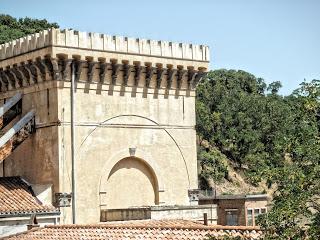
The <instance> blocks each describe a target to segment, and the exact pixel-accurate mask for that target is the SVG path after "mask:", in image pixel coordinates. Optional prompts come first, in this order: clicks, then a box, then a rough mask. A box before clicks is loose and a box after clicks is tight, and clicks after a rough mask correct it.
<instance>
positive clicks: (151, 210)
mask: <svg viewBox="0 0 320 240" xmlns="http://www.w3.org/2000/svg"><path fill="white" fill-rule="evenodd" d="M204 213H207V216H208V220H209V223H211V224H216V223H217V206H216V205H198V206H151V207H137V208H124V209H105V210H101V217H100V221H101V222H109V221H127V220H143V219H155V220H161V219H188V220H203V214H204Z"/></svg>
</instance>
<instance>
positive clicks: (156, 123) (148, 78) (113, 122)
mask: <svg viewBox="0 0 320 240" xmlns="http://www.w3.org/2000/svg"><path fill="white" fill-rule="evenodd" d="M208 63H209V49H208V47H207V46H204V45H193V44H184V43H173V42H166V41H154V40H145V39H136V38H127V37H119V36H109V35H104V34H97V33H86V32H77V31H73V30H59V29H50V30H47V31H42V32H40V33H37V34H33V35H29V36H27V37H23V38H20V39H17V40H14V41H11V42H8V43H5V44H2V45H1V46H0V84H1V86H0V87H1V93H0V100H1V101H2V103H4V101H5V100H6V99H8V98H10V97H12V96H14V95H15V94H16V93H17V92H20V93H22V109H21V111H22V114H25V113H27V112H29V111H30V110H32V109H34V110H35V124H36V125H35V128H36V131H35V133H34V134H32V135H31V137H29V138H28V139H26V140H25V141H24V142H23V143H22V144H21V145H20V146H19V147H17V148H16V149H15V150H14V151H13V152H12V153H11V154H10V155H9V156H8V157H7V158H6V159H5V160H4V161H3V162H1V163H0V169H1V170H0V176H1V175H2V176H21V177H23V178H25V179H27V180H28V181H29V182H31V183H35V184H53V196H58V195H57V193H70V192H71V168H72V167H71V150H70V149H71V147H70V146H71V137H70V131H71V118H70V116H71V112H70V109H71V102H70V98H71V89H70V86H71V79H72V77H73V78H74V79H75V92H74V124H75V142H74V149H75V154H74V159H75V166H76V168H75V169H76V173H75V179H76V181H75V184H76V208H77V223H92V222H98V221H99V220H100V217H101V216H100V215H101V211H102V210H104V209H119V208H120V209H121V208H129V207H142V206H154V205H189V198H188V190H191V189H196V188H197V187H198V184H197V156H196V132H195V87H196V85H197V83H198V82H199V81H200V79H201V78H202V77H203V75H204V74H205V71H206V70H207V69H208ZM71 66H74V71H71V70H72V68H71ZM70 221H71V208H70V207H63V208H61V222H64V223H69V222H70Z"/></svg>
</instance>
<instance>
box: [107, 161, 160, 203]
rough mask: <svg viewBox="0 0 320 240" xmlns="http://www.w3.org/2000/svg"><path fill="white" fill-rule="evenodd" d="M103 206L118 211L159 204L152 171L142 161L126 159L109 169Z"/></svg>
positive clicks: (155, 181) (155, 179)
mask: <svg viewBox="0 0 320 240" xmlns="http://www.w3.org/2000/svg"><path fill="white" fill-rule="evenodd" d="M103 185H105V186H106V190H107V191H106V196H105V200H106V202H105V205H106V208H107V209H119V208H130V207H141V206H152V205H158V204H159V190H158V188H159V187H158V181H157V177H156V175H155V173H154V171H153V170H152V169H151V168H150V166H149V165H148V164H147V163H146V162H145V161H143V160H142V159H139V158H136V157H127V158H124V159H121V160H120V161H118V162H117V163H116V164H115V165H114V166H113V168H112V169H111V171H110V173H109V175H108V177H107V179H106V182H105V183H103Z"/></svg>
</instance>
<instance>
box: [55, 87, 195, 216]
mask: <svg viewBox="0 0 320 240" xmlns="http://www.w3.org/2000/svg"><path fill="white" fill-rule="evenodd" d="M58 95H59V101H58V102H59V111H58V112H59V114H60V119H61V122H62V125H61V126H60V127H59V136H60V140H59V141H60V142H61V146H60V173H61V174H60V190H61V191H62V192H69V191H71V182H70V178H68V177H67V176H68V174H69V175H70V169H71V162H70V160H71V156H70V147H67V148H65V147H63V146H70V118H69V116H70V89H69V88H63V89H59V94H58ZM75 96H76V97H75V102H76V104H75V105H76V168H77V180H78V181H77V207H78V209H79V211H78V218H79V221H80V222H96V221H99V219H100V209H105V208H119V207H120V206H122V207H123V208H125V207H129V206H130V207H131V206H134V205H135V203H137V202H139V200H137V199H135V198H140V199H149V200H150V199H153V198H155V196H156V197H157V198H159V199H158V202H159V204H162V205H163V204H165V205H174V204H180V205H185V204H189V199H188V189H192V188H197V168H196V162H197V161H196V146H195V141H196V140H195V137H196V136H195V134H196V133H195V130H194V124H195V114H194V97H186V96H174V95H173V96H172V95H167V96H166V95H158V97H157V98H154V94H147V95H146V96H145V97H143V93H139V92H138V93H136V95H135V96H134V97H132V94H131V93H130V92H122V93H121V92H113V94H112V95H109V94H108V91H102V92H101V94H96V92H95V91H94V90H91V91H86V89H78V90H77V93H76V95H75ZM129 148H135V149H136V150H135V154H134V155H135V157H137V158H139V159H141V160H142V161H144V162H146V165H148V166H149V167H148V168H149V172H152V171H153V172H154V175H155V181H157V183H158V186H155V187H154V189H157V190H156V191H158V192H156V193H153V192H152V191H151V190H150V185H146V186H145V188H146V189H145V191H144V192H141V193H140V194H139V195H138V194H137V195H135V196H133V195H132V193H134V192H135V190H134V189H136V190H137V189H141V190H142V189H143V188H144V186H143V185H140V184H142V183H143V182H145V181H146V179H145V174H142V172H141V171H137V170H136V169H135V170H133V169H131V170H130V164H129V165H128V168H129V169H127V170H126V176H127V177H128V178H130V176H131V177H132V178H131V179H124V180H123V181H124V182H123V184H124V185H125V186H127V187H128V188H124V189H123V188H121V187H120V186H124V185H121V183H119V187H118V188H115V187H114V186H113V183H112V181H113V179H112V177H111V178H110V179H109V177H110V173H111V171H113V168H114V166H115V165H116V164H117V163H119V161H120V160H122V159H124V158H126V157H130V152H129ZM134 172H135V173H134ZM114 174H120V175H121V174H124V173H120V172H119V173H114ZM108 179H109V180H110V182H109V180H108ZM126 181H130V182H131V184H132V188H131V189H130V188H129V186H130V185H127V183H126ZM108 185H111V186H108ZM148 189H149V190H148ZM136 193H137V191H136ZM117 195H121V196H124V195H126V196H127V199H125V200H124V201H123V202H122V201H121V200H120V199H121V197H120V198H118V203H117V205H114V200H111V199H110V196H117ZM111 198H113V197H111ZM108 200H109V202H108ZM110 201H111V202H110ZM140 201H141V200H140ZM142 202H143V201H142ZM143 203H147V202H143ZM154 204H155V203H153V204H152V205H154ZM142 205H145V204H142ZM136 206H137V205H136ZM80 209H81V210H80ZM63 211H66V214H67V215H69V214H70V213H67V212H69V209H63ZM67 219H68V217H67V218H66V221H67Z"/></svg>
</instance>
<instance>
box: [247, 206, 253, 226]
mask: <svg viewBox="0 0 320 240" xmlns="http://www.w3.org/2000/svg"><path fill="white" fill-rule="evenodd" d="M247 225H248V226H253V217H252V209H247Z"/></svg>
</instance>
